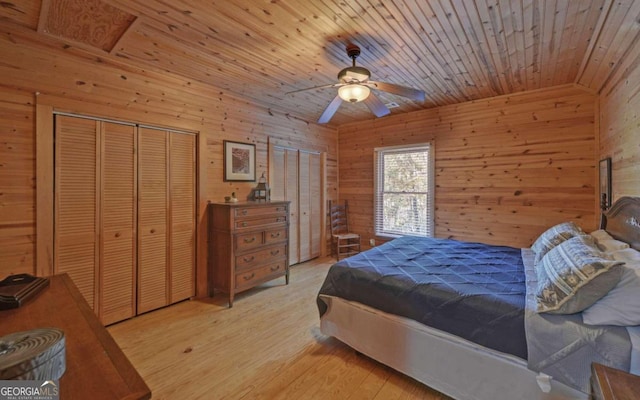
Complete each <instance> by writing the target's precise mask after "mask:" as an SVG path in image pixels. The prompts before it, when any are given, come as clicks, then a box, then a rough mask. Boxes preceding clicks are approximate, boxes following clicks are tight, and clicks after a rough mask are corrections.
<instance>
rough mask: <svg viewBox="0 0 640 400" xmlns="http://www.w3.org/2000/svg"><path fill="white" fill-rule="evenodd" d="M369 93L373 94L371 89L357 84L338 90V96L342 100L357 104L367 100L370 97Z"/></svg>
mask: <svg viewBox="0 0 640 400" xmlns="http://www.w3.org/2000/svg"><path fill="white" fill-rule="evenodd" d="M369 93H371V89H369V88H368V87H366V86H363V85H358V84H356V83H354V84H350V85H344V86H341V87H340V88H339V89H338V96H340V98H341V99H342V100H344V101H348V102H350V103H357V102H359V101H362V100H364V99H366V98H367V97H369Z"/></svg>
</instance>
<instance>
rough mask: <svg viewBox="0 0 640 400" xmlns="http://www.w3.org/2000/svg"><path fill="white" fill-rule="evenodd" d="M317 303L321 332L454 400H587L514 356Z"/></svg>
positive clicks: (335, 303) (361, 310) (345, 304)
mask: <svg viewBox="0 0 640 400" xmlns="http://www.w3.org/2000/svg"><path fill="white" fill-rule="evenodd" d="M320 299H321V300H322V301H324V302H325V303H326V304H327V306H328V310H327V312H326V313H325V314H324V315H323V316H322V318H321V319H320V330H321V331H322V333H324V334H325V335H329V336H334V337H335V338H337V339H339V340H340V341H342V342H344V343H346V344H347V345H349V346H350V347H352V348H353V349H355V350H357V351H359V352H361V353H363V354H365V355H367V356H369V357H371V358H373V359H374V360H377V361H379V362H381V363H383V364H385V365H388V366H389V367H391V368H393V369H395V370H397V371H399V372H402V373H403V374H405V375H408V376H410V377H412V378H414V379H416V380H418V381H420V382H422V383H424V384H425V385H427V386H429V387H431V388H433V389H436V390H438V391H440V392H442V393H444V394H446V395H448V396H451V397H453V398H455V399H458V400H501V399H503V400H512V399H518V398H520V399H540V400H542V399H544V400H551V399H588V398H589V395H588V394H586V393H583V392H580V391H577V390H575V389H573V388H570V387H568V386H566V385H564V384H562V383H560V382H557V381H555V380H553V379H552V378H551V377H549V376H548V375H545V374H538V373H536V372H533V371H531V370H529V369H527V363H526V361H525V360H523V359H520V358H518V357H515V356H512V355H509V354H505V353H501V352H498V351H494V350H490V349H487V348H485V347H483V346H479V345H477V344H475V343H472V342H470V341H468V340H465V339H461V338H458V337H456V336H454V335H451V334H448V333H446V332H442V331H439V330H437V329H434V328H430V327H427V326H425V325H422V324H419V323H417V322H415V321H413V320H410V319H408V318H404V317H399V316H395V315H391V314H388V313H385V312H382V311H379V310H375V309H373V308H371V307H367V306H365V305H362V304H360V303H356V302H351V301H347V300H344V299H341V298H339V297H333V296H326V295H320ZM549 389H550V390H549ZM545 391H547V392H545Z"/></svg>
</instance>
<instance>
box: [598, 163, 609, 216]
mask: <svg viewBox="0 0 640 400" xmlns="http://www.w3.org/2000/svg"><path fill="white" fill-rule="evenodd" d="M599 171H600V175H599V180H598V182H599V185H598V187H599V188H600V208H601V209H602V210H603V211H604V210H607V209H608V208H609V207H611V157H607V158H605V159H603V160H600V164H599Z"/></svg>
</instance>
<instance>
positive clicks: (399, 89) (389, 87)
mask: <svg viewBox="0 0 640 400" xmlns="http://www.w3.org/2000/svg"><path fill="white" fill-rule="evenodd" d="M364 84H365V85H367V86H369V87H372V88H374V89H378V90H382V91H383V92H388V93H392V94H397V95H398V96H402V97H407V98H409V99H411V100H416V101H424V92H423V91H422V90H418V89H412V88H408V87H406V86H400V85H395V84H393V83H385V82H376V81H368V82H366V83H364Z"/></svg>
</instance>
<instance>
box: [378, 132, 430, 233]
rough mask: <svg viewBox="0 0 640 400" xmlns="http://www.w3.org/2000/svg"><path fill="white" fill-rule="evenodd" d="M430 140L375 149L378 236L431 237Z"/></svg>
mask: <svg viewBox="0 0 640 400" xmlns="http://www.w3.org/2000/svg"><path fill="white" fill-rule="evenodd" d="M432 154H433V153H432V146H431V145H430V144H429V143H426V144H419V145H413V146H396V147H383V148H377V149H375V168H376V170H375V229H376V235H378V236H392V237H397V236H404V235H414V236H433V192H434V190H433V187H434V185H433V175H434V174H433V169H434V166H433V164H434V163H433V156H432Z"/></svg>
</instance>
